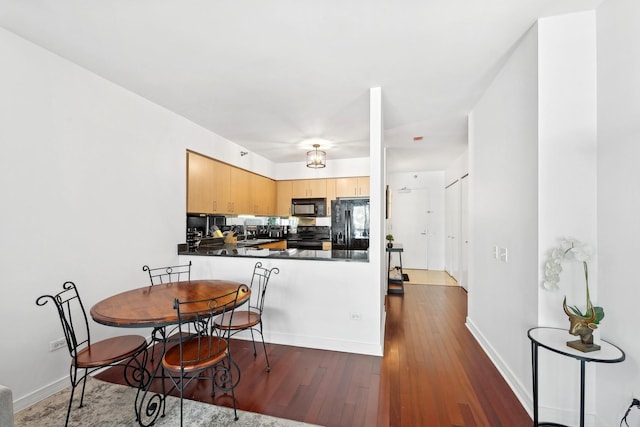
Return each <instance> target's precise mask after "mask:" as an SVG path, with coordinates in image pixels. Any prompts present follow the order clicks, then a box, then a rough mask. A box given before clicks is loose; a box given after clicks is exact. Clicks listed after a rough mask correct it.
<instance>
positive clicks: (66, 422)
mask: <svg viewBox="0 0 640 427" xmlns="http://www.w3.org/2000/svg"><path fill="white" fill-rule="evenodd" d="M75 391H76V385H75V383H74V382H71V396H69V405H68V406H67V418H66V419H65V421H64V427H67V426H68V425H69V415H71V405H73V394H74V392H75Z"/></svg>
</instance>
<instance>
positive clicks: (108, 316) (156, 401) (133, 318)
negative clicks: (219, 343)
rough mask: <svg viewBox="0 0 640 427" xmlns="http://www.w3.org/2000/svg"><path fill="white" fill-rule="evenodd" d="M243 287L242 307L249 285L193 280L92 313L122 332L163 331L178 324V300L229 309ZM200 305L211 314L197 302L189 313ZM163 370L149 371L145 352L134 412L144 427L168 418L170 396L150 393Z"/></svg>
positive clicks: (132, 295)
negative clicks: (214, 303)
mask: <svg viewBox="0 0 640 427" xmlns="http://www.w3.org/2000/svg"><path fill="white" fill-rule="evenodd" d="M240 286H242V289H241V290H240V292H239V293H238V297H237V299H236V300H235V307H238V306H240V305H242V304H244V303H246V302H247V301H249V298H250V296H251V290H250V289H249V288H248V287H247V286H246V285H242V284H241V283H239V282H231V281H226V280H189V281H184V282H172V283H164V284H160V285H149V286H145V287H142V288H137V289H133V290H130V291H125V292H122V293H119V294H117V295H113V296H110V297H108V298H106V299H104V300H102V301H100V302H98V303H97V304H95V305H94V306H93V307H91V311H90V313H91V317H92V318H93V320H95V321H96V322H98V323H101V324H103V325H108V326H116V327H122V328H147V327H150V328H161V327H164V326H170V325H175V324H177V323H178V314H177V311H176V309H175V308H174V301H175V300H176V299H177V300H179V301H181V302H185V301H200V300H209V299H211V298H220V299H219V300H218V301H217V306H223V305H224V306H227V305H228V304H232V303H233V301H234V298H235V294H234V291H236V290H237V289H238V287H240ZM198 304H201V305H202V309H203V311H207V310H210V308H209V307H208V305H207V303H206V302H203V303H198V302H196V303H194V304H193V305H192V306H190V308H189V310H188V311H197V310H199V309H198V308H197V307H198ZM186 320H188V319H186ZM194 320H195V319H194ZM151 345H153V342H152V343H151ZM165 350H166V346H165V345H163V346H162V351H163V353H164V351H165ZM230 361H231V364H232V365H233V366H232V367H231V366H230V367H229V369H232V368H233V369H235V374H234V377H235V384H237V382H238V381H239V380H240V368H239V367H238V366H237V364H236V363H235V362H234V361H233V360H232V359H231V358H230ZM161 367H162V364H160V363H158V364H156V365H155V367H150V369H147V356H146V352H145V354H144V357H143V361H142V363H141V368H140V369H138V370H137V373H136V374H134V377H136V378H138V381H137V382H136V383H137V384H138V392H137V393H136V398H135V402H134V409H135V413H136V420H137V421H138V424H139V425H140V426H143V427H147V426H150V425H153V424H154V423H155V421H156V419H157V418H158V416H159V415H160V414H164V410H165V397H166V396H165V395H164V393H155V392H152V391H151V390H150V387H151V384H152V383H153V380H154V379H155V378H162V379H164V378H165V376H164V374H163V370H162V368H161ZM125 376H126V368H125ZM234 386H235V385H234Z"/></svg>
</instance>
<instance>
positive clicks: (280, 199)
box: [276, 181, 292, 216]
mask: <svg viewBox="0 0 640 427" xmlns="http://www.w3.org/2000/svg"><path fill="white" fill-rule="evenodd" d="M291 188H292V182H291V181H276V216H289V215H291Z"/></svg>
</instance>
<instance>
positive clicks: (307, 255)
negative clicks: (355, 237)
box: [178, 239, 369, 262]
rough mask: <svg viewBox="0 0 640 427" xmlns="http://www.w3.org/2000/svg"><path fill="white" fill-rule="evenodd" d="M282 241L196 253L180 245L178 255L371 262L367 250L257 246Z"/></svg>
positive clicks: (209, 248)
mask: <svg viewBox="0 0 640 427" xmlns="http://www.w3.org/2000/svg"><path fill="white" fill-rule="evenodd" d="M279 240H281V239H256V240H254V241H253V244H251V242H252V240H246V241H240V242H238V243H237V244H236V243H225V244H223V245H213V246H201V247H199V248H197V249H196V250H195V251H188V250H187V248H186V245H178V255H195V256H224V257H247V258H289V259H304V260H317V261H357V262H369V251H366V250H327V251H315V250H307V249H259V248H258V247H257V246H258V245H262V244H265V243H271V242H277V241H279Z"/></svg>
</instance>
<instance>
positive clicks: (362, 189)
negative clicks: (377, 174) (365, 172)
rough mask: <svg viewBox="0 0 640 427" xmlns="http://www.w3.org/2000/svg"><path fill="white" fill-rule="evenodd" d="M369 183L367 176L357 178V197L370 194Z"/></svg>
mask: <svg viewBox="0 0 640 427" xmlns="http://www.w3.org/2000/svg"><path fill="white" fill-rule="evenodd" d="M370 181H371V180H370V179H369V177H368V176H359V177H358V196H369V195H370V194H371V190H370V185H369V183H370Z"/></svg>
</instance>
